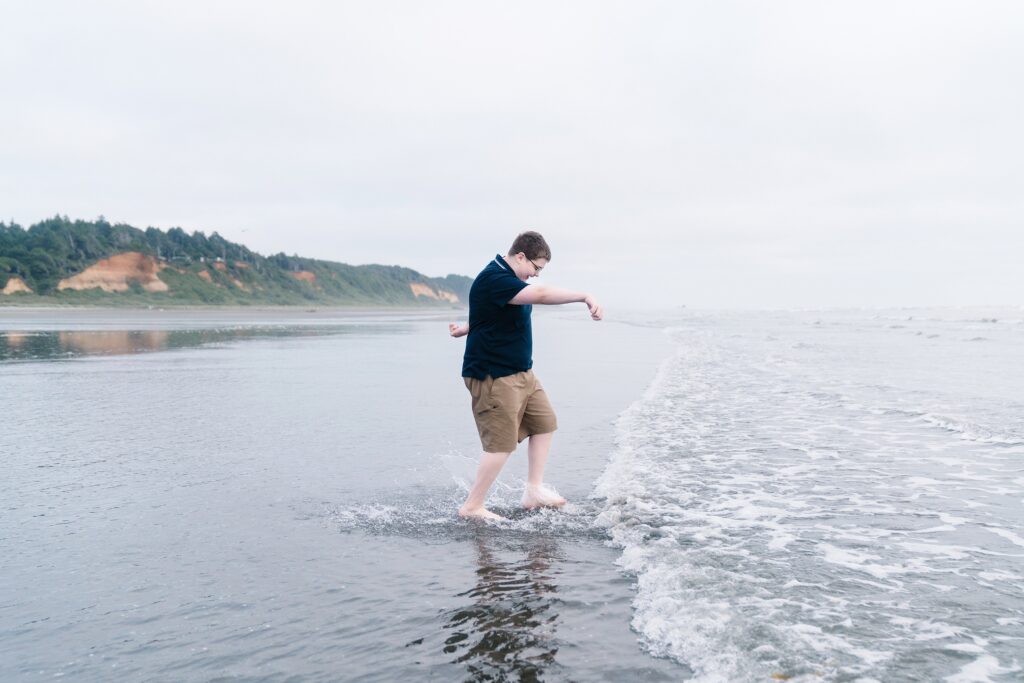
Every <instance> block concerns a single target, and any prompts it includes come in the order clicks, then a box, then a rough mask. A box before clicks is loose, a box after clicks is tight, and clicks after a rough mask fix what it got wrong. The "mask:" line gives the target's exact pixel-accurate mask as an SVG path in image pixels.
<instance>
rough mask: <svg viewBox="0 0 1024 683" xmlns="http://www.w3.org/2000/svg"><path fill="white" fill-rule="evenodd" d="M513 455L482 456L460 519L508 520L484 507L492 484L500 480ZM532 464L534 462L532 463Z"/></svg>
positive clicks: (461, 508)
mask: <svg viewBox="0 0 1024 683" xmlns="http://www.w3.org/2000/svg"><path fill="white" fill-rule="evenodd" d="M510 455H512V454H511V453H484V454H483V455H481V456H480V464H479V465H478V466H477V468H476V481H474V482H473V488H472V489H470V491H469V496H467V497H466V502H465V503H463V504H462V507H460V508H459V516H460V517H483V518H484V519H507V518H506V517H502V516H501V515H496V514H494V513H493V512H491V511H490V510H488V509H487V508H485V507H484V501H485V500H487V492H488V491H490V490H491V484H493V483H494V480H495V479H497V478H498V473H499V472H501V468H502V467H504V466H505V461H506V460H508V456H510ZM531 462H532V461H531Z"/></svg>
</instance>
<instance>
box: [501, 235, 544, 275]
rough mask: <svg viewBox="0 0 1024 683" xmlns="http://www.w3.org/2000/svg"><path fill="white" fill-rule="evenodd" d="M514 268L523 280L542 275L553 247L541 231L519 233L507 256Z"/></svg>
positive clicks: (506, 258)
mask: <svg viewBox="0 0 1024 683" xmlns="http://www.w3.org/2000/svg"><path fill="white" fill-rule="evenodd" d="M505 260H506V261H508V263H509V265H510V266H512V270H513V271H514V272H515V274H516V277H518V278H519V279H520V280H522V281H523V282H526V280H527V279H529V278H531V277H537V276H538V275H540V271H541V270H543V269H544V267H545V266H547V264H548V261H550V260H551V247H549V246H548V243H547V242H545V241H544V238H543V237H541V234H540V233H539V232H534V231H532V230H529V231H527V232H523V233H520V234H519V237H516V239H515V241H514V242H513V243H512V248H511V249H509V250H508V256H506V257H505Z"/></svg>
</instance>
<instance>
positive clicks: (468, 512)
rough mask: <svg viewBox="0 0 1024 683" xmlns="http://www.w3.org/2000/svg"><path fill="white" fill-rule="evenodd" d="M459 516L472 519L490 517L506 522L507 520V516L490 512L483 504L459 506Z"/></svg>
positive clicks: (496, 520)
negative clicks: (472, 506)
mask: <svg viewBox="0 0 1024 683" xmlns="http://www.w3.org/2000/svg"><path fill="white" fill-rule="evenodd" d="M459 517H462V518H464V519H474V518H475V519H491V520H494V521H495V522H507V521H508V517H502V516H501V515H496V514H494V513H493V512H491V511H490V510H488V509H487V508H485V507H483V506H480V507H478V508H465V507H461V508H459Z"/></svg>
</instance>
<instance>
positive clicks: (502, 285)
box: [487, 272, 527, 308]
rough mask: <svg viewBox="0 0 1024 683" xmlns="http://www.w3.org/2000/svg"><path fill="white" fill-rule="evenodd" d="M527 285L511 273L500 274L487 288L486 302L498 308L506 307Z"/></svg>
mask: <svg viewBox="0 0 1024 683" xmlns="http://www.w3.org/2000/svg"><path fill="white" fill-rule="evenodd" d="M526 286H527V284H526V283H525V282H523V281H522V280H520V279H519V278H517V277H516V276H515V275H513V274H512V273H507V272H502V273H500V274H499V275H497V276H496V277H495V278H494V281H493V282H492V283H491V286H490V288H488V292H487V293H488V297H487V298H488V300H489V302H490V303H491V304H493V305H495V306H498V307H499V308H500V307H502V306H504V305H506V304H507V303H508V302H509V301H511V300H512V297H514V296H515V295H516V294H518V293H519V292H521V291H522V290H523V288H524V287H526Z"/></svg>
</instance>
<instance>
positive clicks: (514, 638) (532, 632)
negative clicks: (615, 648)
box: [443, 530, 561, 681]
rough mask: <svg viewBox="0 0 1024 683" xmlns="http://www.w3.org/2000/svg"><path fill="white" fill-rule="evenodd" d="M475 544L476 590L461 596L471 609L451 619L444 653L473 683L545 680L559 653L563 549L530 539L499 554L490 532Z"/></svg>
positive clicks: (462, 609)
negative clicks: (557, 581) (558, 605)
mask: <svg viewBox="0 0 1024 683" xmlns="http://www.w3.org/2000/svg"><path fill="white" fill-rule="evenodd" d="M475 541H476V548H477V570H476V575H477V581H476V585H474V586H473V587H472V588H470V589H469V590H467V591H465V592H462V593H459V594H458V595H457V597H459V598H468V599H469V602H468V604H466V605H464V606H461V607H457V608H455V609H453V610H450V611H449V613H448V615H447V618H446V620H445V624H444V628H445V629H448V630H450V631H451V633H450V634H449V635H448V636H447V638H446V639H445V641H444V648H443V652H444V654H445V655H453V654H454V655H455V658H454V659H452V660H451V661H452V662H453V663H457V664H462V665H464V666H465V667H466V669H467V672H468V673H469V674H470V677H469V679H468V680H477V681H491V680H507V679H509V678H511V679H513V680H520V681H537V680H542V678H543V676H544V672H545V670H546V669H548V668H549V667H551V666H553V665H555V655H556V654H557V652H558V641H557V640H556V638H555V630H556V627H557V623H556V622H557V620H558V614H557V612H556V611H555V610H554V609H552V608H553V607H554V605H555V604H556V602H557V600H558V598H557V597H556V584H555V579H556V577H557V576H558V574H559V573H560V570H559V569H558V566H557V562H558V561H559V560H560V559H561V558H560V557H559V548H558V544H557V543H556V542H555V541H554V540H552V539H549V538H540V539H530V540H525V541H523V542H522V543H517V544H516V547H514V548H510V549H507V550H503V551H501V552H498V551H496V550H495V549H494V548H493V544H494V542H495V541H494V539H493V538H489V537H488V536H487V534H486V531H484V530H481V533H479V534H478V535H477V536H476V539H475Z"/></svg>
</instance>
